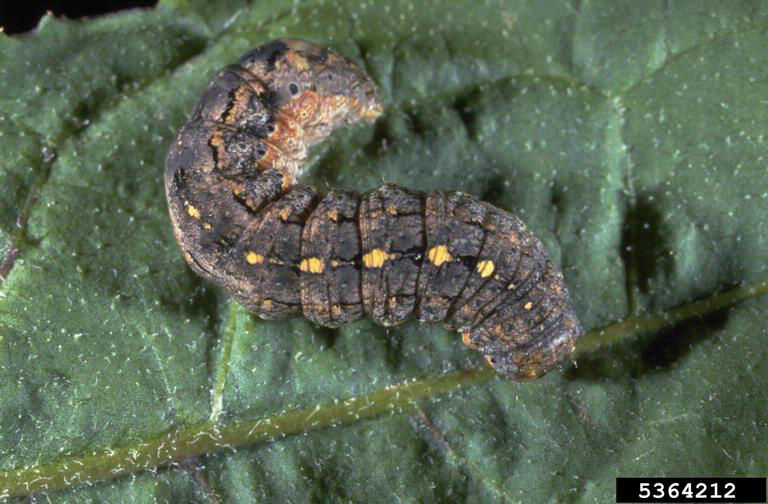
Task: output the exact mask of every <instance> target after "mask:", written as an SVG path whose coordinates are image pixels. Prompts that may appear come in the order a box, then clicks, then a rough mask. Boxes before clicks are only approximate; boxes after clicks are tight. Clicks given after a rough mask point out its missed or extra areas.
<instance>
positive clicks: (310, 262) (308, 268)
mask: <svg viewBox="0 0 768 504" xmlns="http://www.w3.org/2000/svg"><path fill="white" fill-rule="evenodd" d="M299 269H300V270H301V271H303V272H305V273H307V272H309V273H322V272H323V270H325V263H324V262H323V260H322V259H318V258H317V257H310V258H309V259H302V260H301V263H300V264H299Z"/></svg>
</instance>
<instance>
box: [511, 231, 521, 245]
mask: <svg viewBox="0 0 768 504" xmlns="http://www.w3.org/2000/svg"><path fill="white" fill-rule="evenodd" d="M519 242H520V238H519V237H518V236H517V235H516V234H514V233H513V234H511V235H509V243H512V244H513V245H516V244H517V243H519Z"/></svg>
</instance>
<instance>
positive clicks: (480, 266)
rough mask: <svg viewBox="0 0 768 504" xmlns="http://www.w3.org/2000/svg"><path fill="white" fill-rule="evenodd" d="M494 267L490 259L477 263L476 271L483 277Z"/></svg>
mask: <svg viewBox="0 0 768 504" xmlns="http://www.w3.org/2000/svg"><path fill="white" fill-rule="evenodd" d="M495 268H496V266H494V264H493V261H491V260H490V259H487V260H485V261H480V262H479V263H477V272H478V273H480V276H481V277H483V278H488V277H489V276H491V275H492V274H493V270H494V269H495Z"/></svg>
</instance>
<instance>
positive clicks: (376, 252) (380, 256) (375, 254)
mask: <svg viewBox="0 0 768 504" xmlns="http://www.w3.org/2000/svg"><path fill="white" fill-rule="evenodd" d="M394 258H395V254H388V253H387V252H385V251H383V250H381V249H373V250H371V251H370V252H368V253H367V254H365V255H364V256H363V264H364V265H365V267H366V268H381V267H382V266H384V261H386V260H388V259H394Z"/></svg>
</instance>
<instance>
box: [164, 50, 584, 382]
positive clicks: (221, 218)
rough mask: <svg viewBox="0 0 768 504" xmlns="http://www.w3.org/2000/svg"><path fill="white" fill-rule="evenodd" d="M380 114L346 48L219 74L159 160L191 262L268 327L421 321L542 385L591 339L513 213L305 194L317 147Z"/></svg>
mask: <svg viewBox="0 0 768 504" xmlns="http://www.w3.org/2000/svg"><path fill="white" fill-rule="evenodd" d="M382 112H383V107H382V104H381V102H380V101H379V98H378V96H377V94H376V88H375V85H374V83H373V81H372V80H371V78H370V77H369V76H368V75H367V74H366V73H365V72H364V71H363V70H362V69H361V68H360V67H358V66H357V65H355V64H354V63H353V62H351V61H349V60H347V59H345V58H344V57H343V56H341V55H340V54H338V53H337V52H335V51H333V50H331V49H327V48H322V47H319V46H316V45H314V44H311V43H309V42H305V41H301V40H292V39H279V40H274V41H272V42H269V43H267V44H265V45H262V46H260V47H257V48H255V49H253V50H251V51H249V52H247V53H245V54H244V55H243V56H242V57H240V59H238V60H237V62H236V63H235V64H233V65H229V66H227V67H225V68H224V69H222V70H221V71H219V72H218V73H217V74H216V75H215V76H214V77H213V78H212V80H211V81H210V83H209V84H208V87H207V89H206V90H205V92H204V93H203V95H202V98H201V99H200V102H199V103H198V105H197V107H196V109H195V111H194V112H193V114H192V115H191V117H190V118H189V120H188V121H187V122H186V124H185V125H184V126H183V127H182V128H181V129H180V131H179V132H178V134H177V136H176V139H175V141H174V142H173V144H172V146H171V148H170V151H169V153H168V156H167V159H166V164H165V176H164V179H165V190H166V197H167V200H168V207H169V210H170V215H171V221H172V224H173V229H174V233H175V236H176V239H177V241H178V243H179V246H180V248H181V250H182V252H183V255H184V257H185V259H186V261H187V263H188V264H189V266H190V267H191V268H192V269H193V270H194V271H195V272H196V273H198V274H199V275H201V276H202V277H204V278H206V279H208V280H210V281H211V282H213V283H214V284H216V285H218V286H220V287H222V288H224V289H225V290H226V291H228V292H229V293H231V295H232V296H234V298H235V299H236V300H237V301H238V302H239V303H241V304H242V305H244V306H245V307H247V309H248V310H250V311H251V312H253V313H255V314H256V315H258V316H259V317H262V318H264V319H284V318H288V317H293V316H296V315H300V314H303V315H304V316H305V317H307V318H308V319H309V320H311V321H313V322H314V323H316V324H319V325H321V326H325V327H332V328H333V327H338V326H340V325H342V324H345V323H348V322H351V321H354V320H357V319H359V318H361V317H363V316H364V315H365V316H368V317H370V318H371V319H372V320H373V321H374V322H376V323H378V324H381V325H384V326H393V325H396V324H399V323H401V322H403V321H404V320H406V319H408V318H409V317H411V316H415V317H416V318H417V319H418V320H420V321H423V322H443V323H444V325H445V326H446V327H447V328H449V329H452V330H456V331H458V332H459V333H460V334H461V337H462V340H463V342H464V344H465V345H466V346H468V347H469V348H472V349H474V350H478V351H479V352H481V353H482V354H483V355H484V356H485V359H486V361H487V362H488V363H489V364H490V365H491V366H492V367H493V368H495V369H496V370H497V371H498V372H499V373H500V374H502V375H504V376H506V377H508V378H510V379H512V380H515V381H527V380H531V379H534V378H537V377H539V376H542V375H543V374H545V373H546V372H547V371H549V370H550V369H552V368H553V367H554V366H555V365H557V364H558V363H559V362H561V361H563V360H564V359H565V358H566V357H567V356H568V355H570V354H571V352H572V351H573V349H574V346H575V342H576V341H577V339H578V338H579V336H580V335H581V332H582V331H581V328H580V326H579V322H578V320H577V318H576V316H575V314H574V312H573V309H572V308H571V305H570V302H569V298H568V291H567V289H566V287H565V284H564V281H563V276H562V274H561V273H560V271H559V270H558V268H557V267H556V266H555V265H554V264H553V263H552V262H551V261H550V260H549V259H548V255H547V251H546V250H545V248H544V246H543V245H542V243H541V242H540V241H539V240H538V239H537V238H536V236H534V234H533V233H532V232H531V231H530V230H528V228H527V227H526V225H525V224H524V223H523V222H522V221H521V220H520V219H519V218H518V217H516V216H515V215H512V214H510V213H508V212H506V211H504V210H501V209H499V208H496V207H494V206H493V205H491V204H488V203H485V202H482V201H479V200H477V199H476V198H474V197H472V196H470V195H468V194H465V193H462V192H458V191H431V192H427V193H424V192H420V191H416V190H412V189H408V188H405V187H401V186H398V185H394V184H386V185H383V186H381V187H379V188H376V189H372V190H370V191H368V192H365V193H363V194H359V193H357V192H354V191H349V190H343V189H335V190H332V191H330V192H328V193H327V194H321V193H320V192H319V191H318V190H317V189H315V188H313V187H308V186H305V185H301V184H300V181H299V176H300V174H301V166H302V162H303V161H304V160H305V159H306V157H307V149H308V148H309V147H310V146H312V145H315V144H317V143H319V142H321V141H322V140H324V139H325V138H326V137H328V135H330V134H331V132H332V131H333V130H334V129H336V128H338V127H341V126H345V125H349V124H352V123H354V122H356V121H359V120H364V121H367V122H373V121H374V120H375V119H376V117H378V116H379V115H380V114H382Z"/></svg>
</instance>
